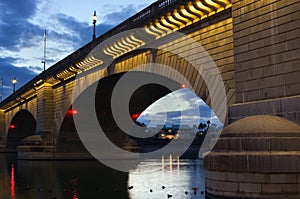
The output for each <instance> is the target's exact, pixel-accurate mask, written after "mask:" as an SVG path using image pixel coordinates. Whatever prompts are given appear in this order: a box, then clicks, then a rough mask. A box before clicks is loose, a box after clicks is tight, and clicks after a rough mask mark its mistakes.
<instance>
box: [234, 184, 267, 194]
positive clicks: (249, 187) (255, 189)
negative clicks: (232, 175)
mask: <svg viewBox="0 0 300 199" xmlns="http://www.w3.org/2000/svg"><path fill="white" fill-rule="evenodd" d="M239 191H240V192H246V193H261V191H262V185H261V184H254V183H239Z"/></svg>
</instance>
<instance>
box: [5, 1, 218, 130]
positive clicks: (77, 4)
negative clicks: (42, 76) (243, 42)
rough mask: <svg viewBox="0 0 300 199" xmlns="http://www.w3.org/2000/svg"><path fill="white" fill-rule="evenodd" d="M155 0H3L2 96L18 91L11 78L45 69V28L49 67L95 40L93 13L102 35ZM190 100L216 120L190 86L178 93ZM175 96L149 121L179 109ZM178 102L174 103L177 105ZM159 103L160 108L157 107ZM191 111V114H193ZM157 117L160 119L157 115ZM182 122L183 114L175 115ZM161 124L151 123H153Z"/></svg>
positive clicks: (22, 79)
mask: <svg viewBox="0 0 300 199" xmlns="http://www.w3.org/2000/svg"><path fill="white" fill-rule="evenodd" d="M153 2H155V0H143V1H140V0H127V1H121V0H113V1H99V0H89V1H83V0H25V1H20V0H1V2H0V78H2V80H3V88H2V99H4V98H6V97H7V96H9V95H10V94H12V92H13V85H12V82H11V80H12V79H13V78H14V77H15V78H16V79H17V84H16V89H18V88H20V87H21V86H23V85H24V84H25V83H27V82H28V81H29V80H31V79H32V78H33V77H34V76H36V75H37V74H39V73H40V72H42V70H43V64H42V63H41V61H42V60H43V49H44V42H43V36H44V30H45V29H46V30H47V51H46V52H47V54H46V69H47V68H49V67H50V66H52V65H53V64H55V63H56V62H58V61H59V60H61V59H63V58H64V57H66V56H67V55H69V54H71V53H72V52H74V51H76V50H77V49H78V48H80V47H82V46H84V45H85V44H87V43H89V42H90V41H91V39H92V34H93V24H92V15H93V12H94V10H96V12H97V16H98V21H97V27H96V34H97V37H98V36H100V35H101V34H103V33H105V32H106V31H108V30H110V29H111V28H113V27H114V26H116V25H118V24H119V23H121V22H122V21H124V20H125V19H127V18H128V17H130V16H132V15H134V14H136V13H137V12H138V11H140V10H142V9H144V8H146V7H147V6H148V5H150V4H152V3H153ZM178 96H180V97H182V98H181V100H186V102H185V104H184V107H180V108H181V109H182V108H183V109H185V110H190V109H191V108H193V107H198V106H201V110H202V111H201V114H204V115H203V117H202V120H203V121H205V120H207V119H212V118H214V119H216V118H215V116H211V112H210V108H209V107H207V106H206V105H205V103H204V102H203V101H202V100H201V99H200V98H199V97H197V96H194V95H193V93H192V92H191V91H189V90H188V89H182V90H181V91H179V92H177V97H176V98H178ZM174 99H175V95H174V94H171V95H168V96H166V97H165V98H164V99H162V100H160V102H159V103H158V104H156V105H154V106H152V107H149V108H148V109H147V110H146V111H145V113H144V114H145V115H144V119H145V121H146V120H147V118H148V119H149V117H151V116H152V120H153V122H154V120H155V121H157V122H159V121H162V120H161V119H162V118H163V117H164V113H162V112H161V111H159V110H161V108H162V107H163V109H164V110H166V111H169V112H172V111H173V112H174V113H175V112H176V111H178V103H177V102H178V101H176V100H177V99H176V100H175V101H174ZM172 104H173V105H172ZM157 107H158V108H157ZM190 114H192V112H190ZM154 115H155V117H154ZM171 117H172V119H173V121H176V122H178V114H177V115H176V114H175V115H173V116H171ZM182 119H183V121H186V122H187V123H188V124H190V125H192V124H193V123H197V122H195V121H197V120H199V116H195V115H186V116H185V118H182ZM154 124H156V123H152V125H154Z"/></svg>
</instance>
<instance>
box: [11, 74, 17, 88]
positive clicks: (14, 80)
mask: <svg viewBox="0 0 300 199" xmlns="http://www.w3.org/2000/svg"><path fill="white" fill-rule="evenodd" d="M11 83H12V84H13V91H14V92H16V83H17V79H16V78H15V77H14V78H13V80H11Z"/></svg>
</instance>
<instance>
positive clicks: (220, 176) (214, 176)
mask: <svg viewBox="0 0 300 199" xmlns="http://www.w3.org/2000/svg"><path fill="white" fill-rule="evenodd" d="M209 178H210V179H211V180H217V181H226V173H225V172H217V171H213V172H210V174H209Z"/></svg>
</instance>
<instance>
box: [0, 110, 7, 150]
mask: <svg viewBox="0 0 300 199" xmlns="http://www.w3.org/2000/svg"><path fill="white" fill-rule="evenodd" d="M5 129H6V125H5V113H4V111H3V110H0V148H1V146H2V144H5ZM0 150H1V149H0Z"/></svg>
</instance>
